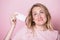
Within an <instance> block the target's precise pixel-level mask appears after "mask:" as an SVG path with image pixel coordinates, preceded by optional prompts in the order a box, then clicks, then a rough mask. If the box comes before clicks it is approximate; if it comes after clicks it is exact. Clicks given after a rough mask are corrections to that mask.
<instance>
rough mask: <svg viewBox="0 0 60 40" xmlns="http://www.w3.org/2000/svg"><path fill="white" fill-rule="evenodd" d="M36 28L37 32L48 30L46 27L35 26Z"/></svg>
mask: <svg viewBox="0 0 60 40" xmlns="http://www.w3.org/2000/svg"><path fill="white" fill-rule="evenodd" d="M35 28H36V29H37V30H46V29H47V28H46V25H35Z"/></svg>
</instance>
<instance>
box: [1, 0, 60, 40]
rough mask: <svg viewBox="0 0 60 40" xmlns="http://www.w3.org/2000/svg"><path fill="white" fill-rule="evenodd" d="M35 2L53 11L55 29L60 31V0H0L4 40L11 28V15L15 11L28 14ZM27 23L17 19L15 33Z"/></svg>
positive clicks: (2, 37)
mask: <svg viewBox="0 0 60 40" xmlns="http://www.w3.org/2000/svg"><path fill="white" fill-rule="evenodd" d="M35 3H42V4H44V5H45V6H46V7H47V8H48V9H49V12H50V13H51V16H52V23H53V25H54V29H56V30H58V31H60V0H0V40H3V39H4V38H5V36H6V34H7V32H8V30H9V29H10V28H11V24H10V19H9V16H10V15H11V14H12V13H13V12H16V11H17V12H20V13H23V14H25V15H27V14H28V11H29V9H30V7H31V6H32V5H33V4H35ZM22 25H23V26H24V25H25V24H24V22H22V21H19V20H18V21H17V25H16V28H15V30H14V32H13V34H12V35H14V34H15V33H16V32H17V31H18V30H19V29H20V28H21V27H23V26H22Z"/></svg>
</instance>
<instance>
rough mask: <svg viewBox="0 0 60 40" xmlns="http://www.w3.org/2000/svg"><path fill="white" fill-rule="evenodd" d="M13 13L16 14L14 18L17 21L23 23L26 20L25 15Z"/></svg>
mask: <svg viewBox="0 0 60 40" xmlns="http://www.w3.org/2000/svg"><path fill="white" fill-rule="evenodd" d="M15 13H16V14H17V16H16V18H17V19H18V20H20V21H23V22H24V21H25V19H26V16H25V15H23V14H22V13H19V12H15Z"/></svg>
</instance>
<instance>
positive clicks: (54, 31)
mask: <svg viewBox="0 0 60 40" xmlns="http://www.w3.org/2000/svg"><path fill="white" fill-rule="evenodd" d="M48 33H49V34H50V35H51V36H52V37H55V38H57V37H58V35H59V32H58V31H57V30H52V31H51V30H48Z"/></svg>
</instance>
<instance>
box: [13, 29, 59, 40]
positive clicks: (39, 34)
mask: <svg viewBox="0 0 60 40" xmlns="http://www.w3.org/2000/svg"><path fill="white" fill-rule="evenodd" d="M57 37H58V31H56V30H53V31H49V30H46V31H39V30H35V32H34V36H33V34H32V32H31V30H29V29H27V28H22V29H21V30H19V31H18V32H17V34H16V35H15V36H14V37H13V38H12V40H57Z"/></svg>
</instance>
